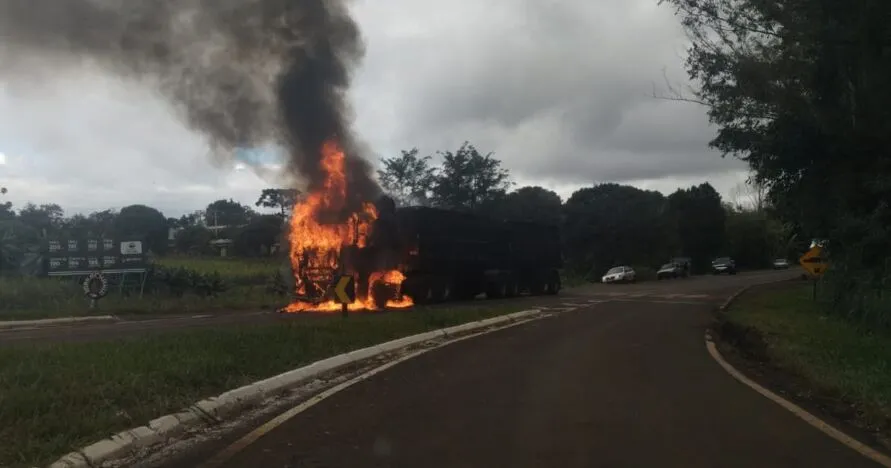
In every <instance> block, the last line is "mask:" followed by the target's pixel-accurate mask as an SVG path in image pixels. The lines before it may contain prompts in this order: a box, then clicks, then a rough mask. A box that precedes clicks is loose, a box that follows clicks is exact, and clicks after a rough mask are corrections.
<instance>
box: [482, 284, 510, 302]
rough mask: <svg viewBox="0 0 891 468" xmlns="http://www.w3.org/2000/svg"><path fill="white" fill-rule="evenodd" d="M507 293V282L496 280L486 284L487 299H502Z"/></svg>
mask: <svg viewBox="0 0 891 468" xmlns="http://www.w3.org/2000/svg"><path fill="white" fill-rule="evenodd" d="M506 295H507V283H506V282H505V281H501V280H496V281H492V282H490V283H489V284H488V285H487V286H486V299H501V298H503V297H504V296H506Z"/></svg>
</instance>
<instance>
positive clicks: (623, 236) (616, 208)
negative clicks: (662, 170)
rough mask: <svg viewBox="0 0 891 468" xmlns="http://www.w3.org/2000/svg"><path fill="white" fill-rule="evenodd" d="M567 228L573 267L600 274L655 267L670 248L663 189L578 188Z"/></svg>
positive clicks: (569, 209)
mask: <svg viewBox="0 0 891 468" xmlns="http://www.w3.org/2000/svg"><path fill="white" fill-rule="evenodd" d="M564 209H565V216H566V219H565V224H564V228H563V232H564V237H565V243H566V256H567V260H568V263H569V266H570V267H571V268H573V269H575V270H576V271H579V272H580V273H592V274H594V275H596V276H598V277H599V275H600V274H602V273H603V272H604V271H606V270H607V269H608V268H610V267H613V266H616V265H619V264H624V265H641V266H651V265H655V264H658V263H661V262H663V261H665V260H666V259H667V258H668V256H669V255H670V252H669V250H668V242H667V241H666V239H668V238H670V235H669V232H670V230H671V229H670V225H669V224H668V222H667V220H668V217H667V216H666V200H665V197H663V196H662V194H661V193H659V192H653V191H645V190H640V189H638V188H636V187H631V186H627V185H618V184H601V185H596V186H594V187H588V188H583V189H580V190H577V191H576V192H574V193H573V194H572V195H571V196H570V197H569V200H567V201H566V205H565V208H564Z"/></svg>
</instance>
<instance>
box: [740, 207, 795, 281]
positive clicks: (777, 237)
mask: <svg viewBox="0 0 891 468" xmlns="http://www.w3.org/2000/svg"><path fill="white" fill-rule="evenodd" d="M784 237H785V236H784V232H783V226H782V224H780V223H779V222H777V221H775V220H772V219H770V218H769V217H768V216H767V214H766V213H765V212H764V211H756V210H753V209H748V210H734V211H731V212H730V213H728V214H727V244H726V245H727V253H728V254H729V255H731V256H732V257H733V258H734V259H735V260H736V264H737V266H739V267H742V268H765V267H767V266H769V265H770V262H771V260H772V259H774V258H777V257H782V258H788V257H789V255H790V252H789V251H788V248H789V245H788V239H785V238H784Z"/></svg>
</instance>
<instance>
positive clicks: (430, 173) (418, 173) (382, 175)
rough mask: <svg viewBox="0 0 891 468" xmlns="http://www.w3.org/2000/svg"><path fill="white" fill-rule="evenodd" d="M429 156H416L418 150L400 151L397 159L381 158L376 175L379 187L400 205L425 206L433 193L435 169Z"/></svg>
mask: <svg viewBox="0 0 891 468" xmlns="http://www.w3.org/2000/svg"><path fill="white" fill-rule="evenodd" d="M430 160H431V157H430V156H423V157H420V156H418V149H417V148H412V149H411V150H408V151H405V150H403V151H402V154H401V155H400V156H398V157H392V158H383V159H381V163H382V164H383V168H382V169H378V171H377V175H378V179H379V180H380V183H381V187H383V189H384V191H386V192H387V194H389V195H390V196H391V197H393V198H394V199H396V201H397V202H399V204H400V205H408V206H411V205H426V204H427V203H428V202H429V200H430V196H431V195H432V192H433V187H434V183H435V181H436V169H435V168H432V167H430Z"/></svg>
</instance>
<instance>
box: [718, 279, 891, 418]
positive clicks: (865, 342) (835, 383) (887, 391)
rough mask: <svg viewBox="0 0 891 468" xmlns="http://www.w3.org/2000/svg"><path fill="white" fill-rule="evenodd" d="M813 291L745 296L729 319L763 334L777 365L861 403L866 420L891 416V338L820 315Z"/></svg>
mask: <svg viewBox="0 0 891 468" xmlns="http://www.w3.org/2000/svg"><path fill="white" fill-rule="evenodd" d="M811 294H812V292H811V287H810V286H805V285H796V286H791V287H784V288H779V289H767V290H762V291H758V290H757V289H756V290H753V291H752V292H750V293H748V294H745V295H743V296H742V298H741V299H740V300H739V301H738V302H737V303H736V304H735V305H733V306H731V308H730V309H729V310H728V311H727V313H726V319H727V320H729V321H730V322H731V323H734V324H736V325H740V326H743V327H751V328H754V329H755V330H757V331H759V332H760V334H761V335H762V337H763V339H764V341H765V344H766V352H767V355H768V357H769V359H770V360H771V362H773V363H774V364H776V365H778V366H780V367H781V368H784V369H787V370H789V371H791V372H793V373H794V374H797V375H799V376H801V377H804V378H805V379H806V380H807V381H808V382H809V383H811V384H812V386H813V387H814V388H815V389H817V390H818V392H819V391H822V392H829V393H830V394H834V395H838V396H840V397H841V399H842V400H844V401H847V402H851V403H854V404H856V405H857V406H858V407H860V408H862V409H863V410H864V411H865V412H866V413H868V414H867V416H866V417H867V419H870V420H884V419H885V418H888V417H891V335H888V334H886V333H865V332H863V331H862V330H861V329H858V327H857V326H856V325H855V324H853V323H851V322H849V321H846V320H843V319H841V318H839V317H837V316H834V315H832V316H830V315H825V314H824V313H821V307H820V306H819V305H818V304H817V303H815V302H814V301H813V300H812V297H811Z"/></svg>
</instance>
